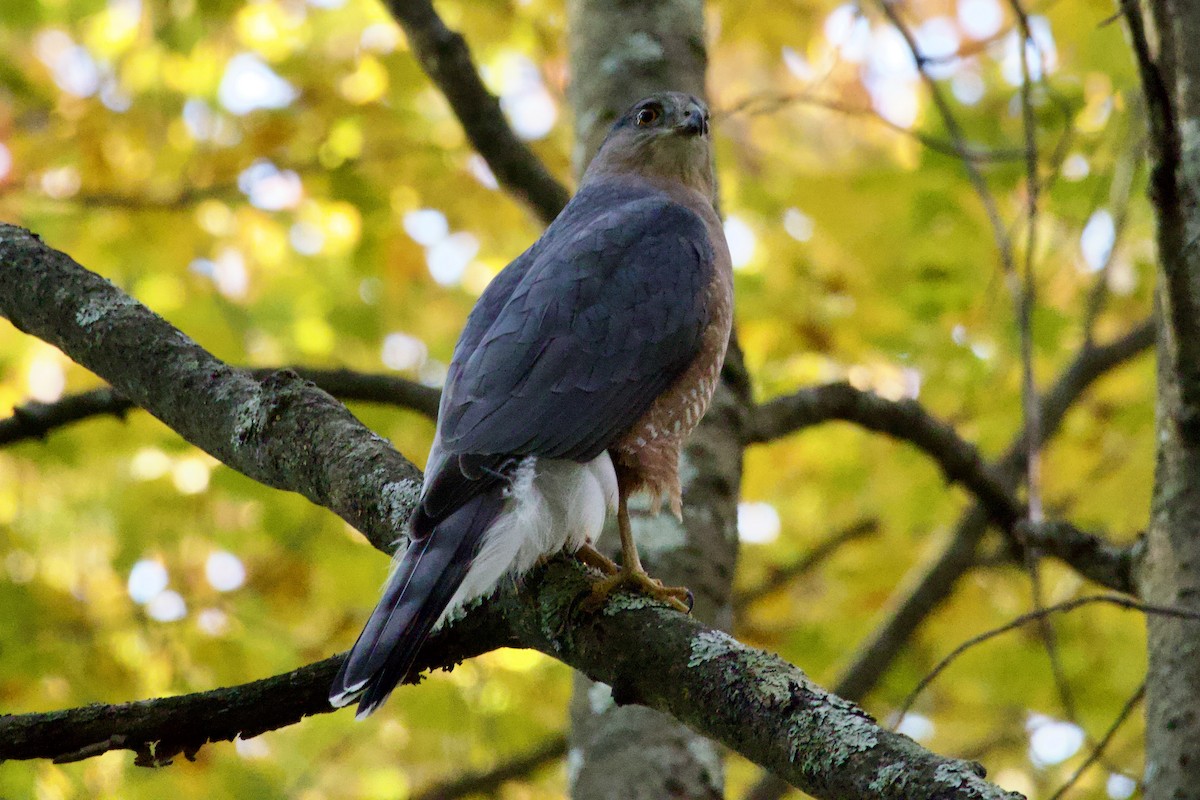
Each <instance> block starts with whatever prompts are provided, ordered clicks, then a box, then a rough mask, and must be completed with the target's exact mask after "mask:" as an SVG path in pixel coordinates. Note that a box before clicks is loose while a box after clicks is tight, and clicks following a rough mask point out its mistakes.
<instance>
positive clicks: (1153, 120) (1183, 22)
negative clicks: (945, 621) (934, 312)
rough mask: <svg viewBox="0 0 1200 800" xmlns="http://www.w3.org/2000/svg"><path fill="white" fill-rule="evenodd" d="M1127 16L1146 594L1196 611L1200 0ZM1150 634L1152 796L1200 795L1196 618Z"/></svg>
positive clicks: (1165, 622) (1156, 799)
mask: <svg viewBox="0 0 1200 800" xmlns="http://www.w3.org/2000/svg"><path fill="white" fill-rule="evenodd" d="M1142 14H1145V19H1143V17H1142ZM1127 19H1128V22H1129V25H1130V30H1131V33H1132V39H1133V43H1134V51H1135V54H1136V55H1137V58H1138V65H1139V69H1140V73H1141V77H1142V85H1143V89H1144V91H1145V96H1146V101H1147V108H1148V110H1149V125H1150V133H1151V153H1152V156H1153V159H1154V167H1153V171H1152V173H1151V178H1150V195H1151V200H1152V201H1153V203H1154V205H1155V210H1156V212H1157V222H1158V230H1157V234H1158V236H1157V238H1158V250H1159V274H1158V295H1157V300H1158V306H1159V311H1160V314H1159V325H1158V357H1159V366H1158V411H1157V432H1158V437H1157V441H1158V452H1157V468H1156V471H1155V473H1156V474H1155V486H1154V496H1153V501H1152V506H1151V516H1150V529H1149V532H1148V533H1147V555H1146V561H1145V566H1144V572H1143V575H1142V587H1143V592H1142V594H1143V596H1144V597H1145V599H1146V600H1147V601H1148V602H1152V603H1162V604H1168V605H1178V606H1181V607H1184V608H1188V609H1198V608H1200V249H1197V247H1196V242H1197V238H1198V237H1200V61H1198V60H1197V59H1196V54H1195V48H1196V42H1197V41H1200V2H1197V0H1152V2H1150V3H1148V4H1147V5H1145V6H1144V7H1143V8H1142V10H1141V11H1139V10H1138V9H1137V8H1136V7H1131V8H1129V9H1128V13H1127ZM1144 25H1145V26H1148V27H1149V28H1150V30H1151V31H1152V33H1151V34H1150V35H1147V32H1146V29H1145V27H1144ZM1155 39H1156V41H1155ZM1147 638H1148V641H1147V646H1148V648H1149V667H1148V670H1147V676H1146V680H1147V684H1146V797H1147V798H1149V800H1167V799H1168V798H1170V800H1187V799H1188V798H1200V755H1197V751H1196V742H1197V741H1200V623H1197V622H1193V621H1187V620H1179V619H1163V618H1159V617H1151V618H1150V620H1149V621H1148V623H1147Z"/></svg>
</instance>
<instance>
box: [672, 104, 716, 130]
mask: <svg viewBox="0 0 1200 800" xmlns="http://www.w3.org/2000/svg"><path fill="white" fill-rule="evenodd" d="M675 130H676V132H678V133H681V134H683V135H684V136H703V135H704V134H707V133H708V120H706V119H705V118H704V112H703V111H701V110H700V109H699V108H697V107H695V106H692V107H691V108H689V109H688V110H687V111H686V112H685V113H684V115H683V122H680V123H679V124H678V125H676V126H675Z"/></svg>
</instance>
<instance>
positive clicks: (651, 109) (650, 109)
mask: <svg viewBox="0 0 1200 800" xmlns="http://www.w3.org/2000/svg"><path fill="white" fill-rule="evenodd" d="M660 116H662V108H660V107H659V106H657V105H653V106H646V107H645V108H643V109H641V110H640V111H638V112H637V116H635V117H634V121H635V122H637V124H638V127H639V128H644V127H646V126H647V125H653V124H654V123H655V122H658V118H659V117H660Z"/></svg>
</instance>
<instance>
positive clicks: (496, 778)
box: [410, 734, 567, 800]
mask: <svg viewBox="0 0 1200 800" xmlns="http://www.w3.org/2000/svg"><path fill="white" fill-rule="evenodd" d="M566 754H567V737H566V736H565V735H564V734H559V735H558V736H554V737H551V738H550V739H547V740H546V741H545V742H542V743H541V744H539V745H537V746H536V747H534V748H533V749H532V750H529V751H528V752H525V753H521V754H519V755H517V756H514V757H513V758H510V759H508V760H507V761H505V762H504V763H502V764H498V765H497V766H495V767H493V768H492V769H489V770H486V771H483V772H468V773H467V774H465V775H462V776H460V777H457V778H454V779H451V780H446V781H442V782H440V783H435V784H433V785H432V786H428V787H426V788H425V789H422V790H421V791H419V792H417V793H416V794H414V795H412V797H411V798H410V800H456V798H459V797H465V796H467V795H476V794H489V793H494V792H495V791H496V790H497V789H498V788H500V786H501V785H503V784H504V783H507V782H508V781H511V780H514V779H516V778H521V777H524V776H525V775H528V774H529V773H531V772H534V771H536V770H538V769H541V768H542V767H544V766H545V765H546V764H548V763H549V762H551V761H554V760H556V759H559V758H562V757H563V756H565V755H566Z"/></svg>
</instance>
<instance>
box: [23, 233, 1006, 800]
mask: <svg viewBox="0 0 1200 800" xmlns="http://www.w3.org/2000/svg"><path fill="white" fill-rule="evenodd" d="M0 312H2V313H3V314H4V316H6V317H7V318H8V319H9V320H11V321H12V322H13V324H14V325H16V326H17V327H18V328H19V329H21V330H23V331H27V332H29V333H32V334H34V335H36V336H39V337H40V338H42V339H44V340H46V341H48V342H50V343H52V344H54V345H56V346H57V347H59V348H60V349H61V350H63V352H65V353H67V354H68V355H70V356H71V357H72V358H74V359H76V360H77V361H78V362H80V363H81V364H83V365H84V366H86V367H88V368H89V369H92V370H93V371H95V372H96V373H97V374H99V375H101V376H102V377H104V378H105V379H107V380H109V381H110V382H111V383H112V384H113V385H114V387H116V388H117V389H118V390H119V391H120V392H121V393H123V394H125V395H126V396H128V397H130V398H131V399H132V400H134V401H135V402H137V403H138V404H139V405H141V406H142V407H144V408H146V409H147V410H148V411H150V412H151V413H153V414H154V415H155V416H157V417H159V418H160V419H162V420H163V421H164V422H166V423H167V424H168V425H170V426H171V427H173V428H175V429H176V430H177V431H178V432H179V433H180V434H181V435H182V436H183V437H184V438H185V439H187V440H188V441H191V442H192V443H194V444H196V445H197V446H199V447H201V448H203V449H205V450H206V451H208V452H210V453H212V454H213V455H214V456H216V457H217V458H220V459H222V460H223V461H225V462H226V463H229V464H230V465H231V466H233V467H235V468H237V469H239V470H240V471H242V472H244V473H246V474H247V475H249V476H251V477H254V478H256V479H258V480H260V481H262V482H264V483H267V484H268V485H270V486H274V487H277V488H281V489H295V490H299V491H301V492H302V493H303V494H305V495H306V496H308V497H309V498H310V499H312V500H314V502H319V503H321V504H322V505H325V506H327V507H328V508H330V509H331V510H333V511H335V512H336V513H338V514H339V515H340V516H342V517H343V518H344V519H346V520H347V521H350V522H351V524H354V525H355V526H356V527H358V528H359V529H360V530H363V531H366V532H369V534H372V535H371V536H370V538H371V540H372V542H373V543H374V544H375V545H376V546H377V547H380V548H381V549H387V547H388V545H389V544H390V540H391V538H394V537H395V535H396V534H397V532H398V531H400V530H403V523H404V521H406V520H407V518H408V516H409V515H410V514H411V511H412V505H413V503H414V501H415V497H416V494H417V486H418V482H419V474H418V472H417V470H416V469H415V468H414V467H413V466H412V465H411V464H409V463H408V462H407V461H406V460H405V459H404V458H403V457H402V456H400V455H399V454H398V453H395V451H393V450H391V448H389V447H388V446H387V444H386V442H384V441H383V440H381V439H379V438H378V437H375V436H373V435H372V434H371V433H370V432H369V431H367V430H366V429H365V428H363V427H362V426H361V425H360V424H359V423H358V422H357V421H356V420H355V419H354V418H353V416H351V415H350V413H349V412H348V411H346V410H345V408H343V407H342V406H340V405H339V404H338V403H337V402H336V401H335V400H333V399H332V398H331V397H329V396H328V395H327V394H325V393H324V392H322V391H320V390H319V389H316V388H315V387H312V386H310V385H308V384H306V383H305V382H304V381H302V380H301V379H300V378H299V377H298V376H296V375H295V374H294V373H290V372H278V373H273V374H271V375H270V376H268V377H267V378H265V379H263V380H261V381H260V380H256V379H255V378H254V377H253V376H251V375H249V374H247V373H246V372H245V371H242V370H235V369H233V368H231V367H229V366H227V365H225V364H223V363H222V362H220V361H219V360H217V359H215V358H214V357H213V356H212V355H210V354H209V353H207V352H206V351H205V350H204V349H203V348H201V347H200V346H199V345H197V344H196V343H195V342H193V341H192V340H191V339H189V338H187V337H186V336H184V335H183V334H182V333H180V332H179V331H178V330H176V329H175V328H173V327H171V326H170V325H169V324H168V323H167V322H166V321H164V320H163V319H162V318H160V317H158V316H156V315H155V314H153V313H152V312H150V311H149V310H148V309H146V308H145V307H143V306H141V305H139V304H138V303H137V302H136V301H134V300H132V299H131V298H129V297H128V296H127V295H125V294H123V293H122V292H121V291H120V290H118V289H117V288H116V287H115V286H113V285H112V284H111V283H109V282H108V281H105V280H103V279H102V278H100V277H98V276H96V275H94V274H92V273H90V272H88V271H86V270H84V269H83V268H82V267H80V266H79V265H78V264H76V263H75V262H74V261H72V260H71V259H70V258H69V257H67V256H65V255H63V254H62V253H59V252H57V251H54V250H52V249H50V248H48V247H46V246H45V245H44V244H42V243H41V241H40V240H38V239H37V237H35V236H33V235H32V234H30V233H28V232H27V231H24V230H22V229H20V228H16V227H13V226H10V225H0ZM132 356H136V357H132ZM591 580H592V579H591V578H590V577H589V573H588V572H587V571H586V569H585V568H584V567H582V566H581V565H579V564H578V563H576V562H574V561H572V560H569V559H565V558H560V559H557V560H556V561H554V562H552V563H551V564H550V565H548V566H547V567H546V568H545V569H543V570H541V571H536V572H535V573H533V574H531V575H530V576H528V577H527V578H526V579H525V580H524V581H523V584H522V591H521V593H520V594H516V593H515V591H514V590H513V589H511V588H509V589H508V590H506V591H503V592H502V593H501V594H500V595H499V596H498V597H496V598H493V600H492V602H490V603H488V604H487V605H485V606H477V607H476V608H475V609H474V610H473V611H472V612H471V613H469V614H467V615H466V618H465V619H464V620H462V621H460V622H459V623H457V624H455V625H453V626H451V627H450V628H449V629H447V630H445V631H444V632H442V633H440V634H439V636H438V637H437V638H436V639H434V640H431V644H430V645H429V647H428V648H427V650H426V658H427V659H433V658H436V659H437V660H438V661H440V662H441V663H443V664H448V663H453V662H455V661H457V660H460V659H461V658H464V657H469V656H473V655H476V654H478V653H480V652H484V651H486V650H488V649H491V648H494V647H497V646H500V645H512V644H517V643H520V644H523V645H524V646H527V647H532V648H535V649H537V650H540V651H541V652H543V653H546V654H548V655H551V656H552V657H554V658H557V659H559V660H561V661H563V662H564V663H566V664H568V665H569V666H572V667H574V668H576V669H578V670H580V671H581V672H583V673H585V674H587V675H589V676H590V677H592V678H593V679H595V680H599V681H603V682H605V683H607V684H609V685H610V686H612V687H613V697H614V699H615V700H616V701H617V702H618V703H639V704H643V705H647V706H649V707H651V708H654V709H657V710H659V711H663V712H665V713H668V714H671V715H673V716H674V717H675V718H676V719H678V720H680V721H681V722H683V723H684V724H687V725H691V726H693V727H695V728H696V729H697V730H699V731H701V732H703V733H704V734H705V735H706V736H709V737H712V738H714V739H716V740H718V741H721V742H723V743H724V744H725V745H727V746H728V747H730V748H732V749H734V750H736V751H738V752H739V753H741V754H742V755H744V756H746V757H747V758H749V759H751V760H754V761H756V762H758V763H760V764H762V765H763V766H765V767H767V768H768V769H771V770H772V771H774V772H776V773H777V774H779V775H781V776H783V777H784V778H785V779H787V780H789V781H791V782H792V783H793V784H795V785H796V786H798V787H800V788H802V789H805V790H806V791H809V792H810V793H813V794H817V795H827V796H834V797H862V798H880V799H882V798H905V797H913V796H934V795H937V796H945V797H956V798H957V797H961V798H1007V797H1016V795H1009V794H1006V793H1004V792H1003V791H1001V790H1000V789H998V788H997V787H995V786H993V785H991V784H988V783H986V782H985V781H983V780H982V778H981V777H980V775H979V768H977V767H976V766H974V765H969V764H965V763H964V762H958V761H954V760H950V759H944V758H941V757H939V756H936V755H934V754H932V753H929V752H928V751H926V750H924V749H922V748H921V747H919V746H918V745H917V744H916V743H915V742H913V741H912V740H910V739H908V738H907V737H903V736H899V735H897V734H894V733H891V732H888V731H885V730H883V729H881V728H879V727H878V726H877V725H876V724H875V723H874V721H873V720H872V719H871V718H870V717H869V716H867V715H866V714H865V713H864V712H863V711H862V710H861V709H859V708H858V707H857V706H854V705H853V704H851V703H849V702H846V701H844V700H841V699H840V698H837V697H835V696H833V695H830V694H828V693H827V692H825V691H824V690H823V689H821V688H820V687H818V686H816V685H815V684H813V683H812V682H811V681H809V680H808V678H807V677H806V676H805V675H804V674H803V673H802V672H801V671H800V670H798V669H796V668H795V667H793V666H791V665H789V664H787V663H785V662H783V661H782V660H780V659H779V658H777V657H776V656H772V655H769V654H767V653H763V652H761V651H757V650H753V649H751V648H748V647H746V646H744V645H742V644H740V643H739V642H737V641H736V640H734V639H733V638H731V637H730V636H728V635H727V634H725V633H721V632H719V631H715V630H713V629H711V628H708V627H706V626H704V625H703V624H701V623H700V622H698V621H696V620H695V619H692V618H690V617H686V616H683V615H680V614H677V613H675V612H673V611H670V610H668V609H666V608H664V607H662V606H658V605H656V604H654V603H653V602H652V601H650V600H648V599H646V598H644V597H640V596H638V597H630V596H617V597H615V598H614V599H613V600H611V601H610V602H609V603H608V605H607V606H606V607H604V608H603V609H601V611H600V612H597V613H593V614H584V613H583V612H582V611H581V609H580V608H579V604H578V602H577V601H578V599H579V598H580V597H582V596H584V595H586V594H589V593H590V591H591V586H592V583H591ZM455 642H457V643H458V644H457V645H455ZM463 642H466V644H465V645H464V644H463ZM433 663H434V662H433V661H432V660H430V661H426V662H424V663H423V664H422V666H430V665H432V664H433ZM336 666H337V662H336V660H327V661H325V662H321V663H320V664H319V665H314V666H312V667H309V668H306V669H305V670H303V671H301V673H300V674H299V675H296V674H295V673H292V674H289V675H288V676H282V677H280V678H276V679H268V680H267V683H266V685H265V686H264V685H263V683H262V682H259V683H258V684H251V685H249V686H252V687H253V688H252V689H251V688H248V687H235V688H234V689H232V690H217V691H218V692H219V693H220V692H224V693H225V694H218V697H219V698H221V700H222V702H223V703H224V708H222V707H221V704H220V703H214V701H212V699H211V698H212V694H211V693H205V694H201V695H188V696H186V697H184V698H164V699H162V700H151V701H144V702H142V703H137V704H126V705H124V706H118V707H99V708H97V707H94V706H93V707H88V708H84V709H75V710H72V711H64V712H53V713H52V715H51V717H50V719H49V720H48V719H47V717H46V715H24V716H17V717H11V716H10V717H4V718H0V726H2V727H0V748H7V749H5V750H2V751H0V758H14V757H23V758H29V757H36V755H38V752H39V751H36V750H33V749H30V747H31V746H30V745H29V744H28V742H29V741H30V740H31V737H33V736H34V735H35V734H34V733H31V731H39V730H40V731H41V732H42V735H43V736H44V735H45V733H46V731H47V728H48V727H49V729H50V730H53V731H54V736H55V738H56V740H57V744H56V746H55V747H54V748H53V752H52V753H48V754H50V755H54V756H56V757H65V758H86V757H88V756H90V755H94V754H99V753H101V752H104V751H106V750H109V749H113V748H122V747H128V746H133V747H135V748H137V749H139V752H140V751H143V750H144V751H146V752H147V754H148V756H149V757H150V758H153V759H156V760H157V759H158V758H160V757H161V756H162V754H165V753H166V752H167V751H169V750H172V749H173V750H174V751H175V752H176V753H184V754H185V755H186V754H187V753H189V752H193V753H194V752H195V749H196V748H197V747H199V746H200V745H202V744H203V741H207V740H208V739H209V738H212V737H211V736H210V733H209V731H203V732H202V729H201V728H200V726H199V724H198V723H197V722H196V721H195V720H196V719H199V717H197V716H196V715H197V714H200V713H202V711H207V712H211V714H212V717H211V718H210V719H213V720H215V721H214V723H213V732H214V735H217V736H221V737H224V736H227V735H229V734H231V733H233V734H235V735H236V734H237V733H241V732H243V731H246V732H254V731H261V730H262V728H261V727H258V726H251V725H246V724H239V723H237V722H236V721H234V722H233V723H232V724H230V723H229V722H228V721H229V720H231V719H235V717H232V716H231V714H233V712H232V711H230V710H229V709H230V707H231V706H237V707H239V708H253V709H254V710H255V713H262V709H264V708H270V707H272V706H275V705H279V706H285V705H288V704H287V703H285V702H284V701H285V699H286V698H290V702H291V705H290V706H288V707H289V709H290V710H289V711H288V714H287V715H290V716H293V717H295V718H296V719H299V718H302V717H303V716H304V714H305V713H311V711H315V710H323V709H321V708H320V706H321V704H322V703H323V702H324V697H325V692H326V691H327V689H328V685H329V676H330V675H331V674H332V671H333V670H334V669H335V668H336ZM239 688H240V689H241V690H242V691H241V693H240V694H239V691H238V689H239ZM256 692H257V693H256ZM264 692H265V693H264ZM305 698H307V699H305ZM190 704H199V705H198V706H197V705H190ZM159 712H165V717H166V718H169V719H170V720H171V721H173V722H175V723H177V724H176V726H175V727H174V728H172V729H169V730H167V731H164V730H163V728H162V723H161V722H159V723H158V727H154V726H151V727H150V728H148V729H147V728H143V729H141V730H140V731H139V732H138V733H136V734H134V733H132V729H131V727H130V726H132V725H134V724H136V722H137V721H138V720H142V721H144V720H147V719H148V717H147V715H149V714H157V713H159ZM55 715H57V716H55ZM285 716H286V715H285ZM160 719H162V718H160ZM85 723H86V724H85ZM181 726H186V730H184V731H181V730H180V727H181ZM85 728H86V730H87V733H86V735H84V736H82V739H83V741H78V740H77V741H72V742H71V743H69V744H68V743H67V742H65V741H64V737H65V735H66V733H65V732H66V731H72V730H79V731H82V730H84V729H85ZM233 728H237V729H238V730H236V731H234V730H232V729H233ZM218 730H219V732H218ZM18 734H19V735H18ZM135 740H140V741H135ZM18 741H20V742H24V743H25V744H23V745H22V748H21V749H18V748H17V746H16V742H18ZM42 741H43V745H44V744H45V740H44V739H43V740H42ZM160 748H161V749H160Z"/></svg>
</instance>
